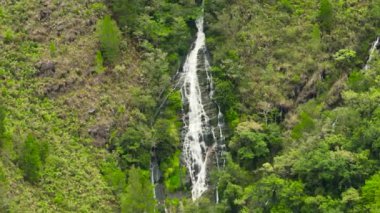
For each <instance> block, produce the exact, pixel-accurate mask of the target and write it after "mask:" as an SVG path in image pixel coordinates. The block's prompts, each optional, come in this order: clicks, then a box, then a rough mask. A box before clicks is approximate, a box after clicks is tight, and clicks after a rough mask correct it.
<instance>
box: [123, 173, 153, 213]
mask: <svg viewBox="0 0 380 213" xmlns="http://www.w3.org/2000/svg"><path fill="white" fill-rule="evenodd" d="M121 199H122V201H121V211H122V212H126V213H129V212H130V213H133V212H148V213H150V212H154V209H155V205H156V201H155V200H154V198H153V187H152V186H151V183H150V181H149V172H146V171H143V170H140V169H137V168H134V167H131V168H130V169H129V172H128V185H127V188H126V192H125V193H124V194H123V195H122V198H121Z"/></svg>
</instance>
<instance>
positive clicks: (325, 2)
mask: <svg viewBox="0 0 380 213" xmlns="http://www.w3.org/2000/svg"><path fill="white" fill-rule="evenodd" d="M333 13H334V10H333V7H332V4H331V2H330V1H329V0H321V2H320V7H319V16H318V19H319V24H320V26H321V29H322V30H323V31H326V32H329V31H330V30H331V27H332V24H333V16H334V14H333Z"/></svg>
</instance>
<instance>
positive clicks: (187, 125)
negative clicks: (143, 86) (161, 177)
mask: <svg viewBox="0 0 380 213" xmlns="http://www.w3.org/2000/svg"><path fill="white" fill-rule="evenodd" d="M203 22H204V18H203V17H200V18H198V19H197V21H196V26H197V29H198V32H197V37H196V40H195V42H194V44H193V47H192V49H191V51H190V53H189V54H188V55H187V58H186V61H185V63H184V66H183V71H182V76H181V81H182V88H181V93H182V99H183V103H184V104H183V105H184V116H183V121H184V133H183V139H182V140H183V157H184V162H185V164H186V167H187V169H188V173H189V176H190V180H191V184H192V190H191V194H192V199H193V200H196V199H198V198H199V197H201V196H202V194H203V193H204V192H206V191H207V190H208V181H207V169H208V166H209V165H210V157H211V155H215V157H216V159H217V160H216V161H217V166H218V167H219V163H218V161H219V160H218V155H219V154H218V153H220V151H219V149H220V147H221V145H222V144H223V143H222V141H223V140H224V138H223V131H222V129H223V126H224V124H223V115H222V113H221V112H220V110H219V107H218V106H217V104H215V103H214V101H213V100H212V96H213V93H214V88H213V82H212V76H211V73H210V63H209V60H208V58H207V56H206V36H205V33H204V30H203V28H204V27H203V25H204V23H203Z"/></svg>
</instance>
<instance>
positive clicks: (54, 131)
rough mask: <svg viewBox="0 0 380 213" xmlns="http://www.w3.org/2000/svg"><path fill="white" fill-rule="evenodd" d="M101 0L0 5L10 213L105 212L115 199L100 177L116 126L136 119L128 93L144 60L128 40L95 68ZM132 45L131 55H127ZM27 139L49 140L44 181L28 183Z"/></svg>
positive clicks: (0, 65) (4, 159)
mask: <svg viewBox="0 0 380 213" xmlns="http://www.w3.org/2000/svg"><path fill="white" fill-rule="evenodd" d="M107 13H109V10H108V9H107V7H106V6H105V5H104V4H103V3H102V2H99V1H79V2H78V1H2V3H1V7H0V29H1V32H2V34H1V36H0V38H1V39H0V44H1V49H2V51H1V53H0V61H1V63H0V73H1V77H0V81H1V83H0V85H1V91H2V93H1V103H2V106H3V107H5V114H6V119H5V121H4V124H5V129H6V136H7V137H6V139H2V148H1V159H2V160H1V165H2V166H1V167H2V172H3V173H4V177H5V184H4V186H3V187H4V188H5V191H6V192H7V193H5V194H4V195H3V196H4V203H3V207H2V208H3V209H4V208H5V209H7V208H9V209H10V210H11V211H12V212H37V211H63V210H65V211H82V212H94V211H97V212H107V211H112V210H113V209H115V208H117V201H116V197H115V196H114V194H113V193H112V191H111V189H110V187H108V185H107V183H106V181H105V180H104V178H103V177H102V174H101V170H100V168H101V166H102V164H103V162H105V160H106V159H108V158H112V156H111V154H110V153H108V152H107V150H106V149H105V146H106V145H105V144H106V142H107V141H108V138H109V133H110V130H111V128H112V127H113V126H115V125H116V126H118V128H123V126H125V125H126V124H127V123H128V119H129V117H130V113H131V112H130V110H128V107H129V106H130V104H129V103H130V99H131V95H130V92H129V89H130V88H131V87H132V86H133V85H136V84H137V82H138V79H139V71H138V69H139V68H138V63H139V62H138V61H139V59H138V58H139V57H138V55H137V54H136V51H134V48H133V46H132V45H128V47H127V41H126V40H124V41H123V42H124V43H125V44H123V45H124V46H125V47H124V46H123V48H124V49H123V56H122V58H123V60H122V62H121V63H119V64H118V66H116V67H109V68H107V69H106V70H105V72H103V73H97V72H96V69H95V58H96V51H97V50H98V49H99V48H98V39H97V37H96V34H95V28H96V23H97V20H98V19H99V18H101V17H102V16H103V15H104V14H107ZM127 48H128V51H125V50H126V49H127ZM28 134H31V135H33V136H34V137H35V138H36V139H37V140H38V141H40V142H48V144H49V156H48V158H47V159H46V162H45V163H44V165H43V169H42V170H41V174H40V176H41V179H40V181H38V183H35V184H30V183H29V182H28V181H25V180H24V179H23V172H22V170H20V169H19V165H20V158H21V157H20V156H21V154H20V152H21V150H22V147H23V143H24V141H25V139H26V137H27V135H28Z"/></svg>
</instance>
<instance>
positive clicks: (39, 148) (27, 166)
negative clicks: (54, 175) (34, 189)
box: [20, 135, 49, 183]
mask: <svg viewBox="0 0 380 213" xmlns="http://www.w3.org/2000/svg"><path fill="white" fill-rule="evenodd" d="M48 151H49V149H48V144H47V143H41V142H38V141H37V140H36V138H34V137H33V136H32V135H29V136H28V137H27V138H26V140H25V144H24V147H23V149H22V152H21V155H20V165H21V169H22V170H23V171H24V178H25V179H26V180H28V181H30V182H31V183H37V182H38V181H39V179H40V177H41V171H42V168H43V164H44V163H45V160H46V157H47V155H48Z"/></svg>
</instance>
